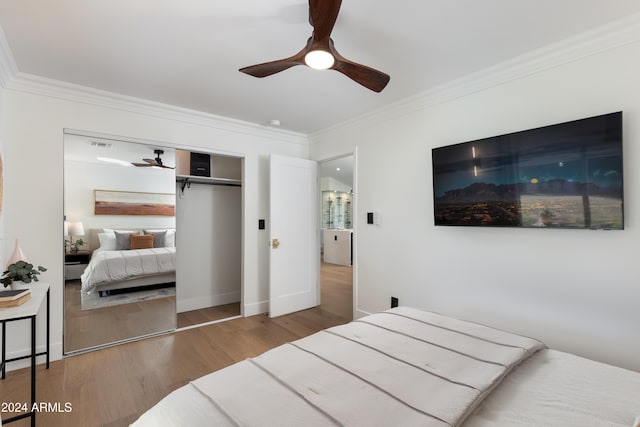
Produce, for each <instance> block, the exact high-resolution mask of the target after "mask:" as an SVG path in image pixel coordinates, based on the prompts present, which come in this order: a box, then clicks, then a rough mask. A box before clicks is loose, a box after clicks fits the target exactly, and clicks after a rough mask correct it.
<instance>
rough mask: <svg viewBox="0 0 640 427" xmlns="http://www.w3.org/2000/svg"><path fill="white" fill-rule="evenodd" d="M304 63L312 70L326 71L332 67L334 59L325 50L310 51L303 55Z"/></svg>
mask: <svg viewBox="0 0 640 427" xmlns="http://www.w3.org/2000/svg"><path fill="white" fill-rule="evenodd" d="M304 62H305V63H306V64H307V65H308V66H309V67H311V68H313V69H314V70H326V69H328V68H331V67H332V66H333V64H334V63H335V59H334V57H333V55H331V54H330V53H329V52H327V51H325V50H312V51H311V52H309V53H307V54H306V55H305V57H304Z"/></svg>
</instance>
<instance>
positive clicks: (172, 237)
mask: <svg viewBox="0 0 640 427" xmlns="http://www.w3.org/2000/svg"><path fill="white" fill-rule="evenodd" d="M144 231H145V233H155V232H158V231H166V232H167V234H165V237H164V247H165V248H173V247H174V246H175V245H176V229H175V228H165V229H157V230H147V229H145V230H144Z"/></svg>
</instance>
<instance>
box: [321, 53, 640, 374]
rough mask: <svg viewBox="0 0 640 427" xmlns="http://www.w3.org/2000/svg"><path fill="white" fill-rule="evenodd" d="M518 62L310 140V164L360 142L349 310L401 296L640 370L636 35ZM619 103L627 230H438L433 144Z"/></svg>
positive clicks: (639, 67)
mask: <svg viewBox="0 0 640 427" xmlns="http://www.w3.org/2000/svg"><path fill="white" fill-rule="evenodd" d="M540 62H542V61H540ZM519 65H523V67H522V68H521V69H517V67H516V66H514V68H511V69H510V68H504V69H502V70H501V69H496V70H495V74H494V76H493V77H492V78H493V79H494V80H493V81H492V80H491V79H489V78H486V79H484V80H483V76H482V75H478V76H477V79H478V80H477V81H476V82H473V81H465V82H461V86H462V83H465V84H466V87H467V88H468V89H467V90H466V94H464V95H463V94H462V93H460V92H457V91H456V88H454V87H450V88H447V90H448V91H449V92H448V93H449V95H448V96H444V95H446V93H445V92H446V91H447V90H445V89H443V90H442V91H441V92H436V91H434V92H433V93H432V96H431V98H429V94H427V96H426V97H425V99H422V100H413V101H411V102H408V103H405V104H398V105H397V106H396V107H395V108H389V109H388V110H386V111H381V112H379V113H378V114H373V115H370V116H368V117H362V118H361V119H359V120H354V121H352V122H349V123H345V124H343V125H342V126H338V127H336V128H334V129H330V130H326V131H324V132H321V133H318V134H316V135H312V137H311V142H312V145H311V147H310V155H311V158H314V159H317V160H322V159H328V158H332V157H335V156H337V155H339V154H342V153H344V152H348V151H353V148H354V147H357V150H358V151H357V153H358V156H357V159H356V161H357V177H356V179H357V193H356V197H357V204H356V207H357V212H356V215H357V217H358V219H359V221H358V224H359V226H358V233H357V234H356V236H355V238H356V248H357V260H356V268H357V277H358V283H357V286H358V293H357V301H356V306H357V310H358V311H359V313H360V314H363V313H366V312H375V311H378V310H382V309H386V308H388V307H389V305H390V297H391V296H395V297H398V298H399V300H400V304H401V305H413V306H418V307H421V308H425V309H431V310H435V311H438V312H442V313H447V314H450V315H454V316H459V317H462V318H467V319H471V320H475V321H479V322H483V323H487V324H491V325H495V326H497V327H501V328H505V329H509V330H512V331H516V332H520V333H523V334H525V335H530V336H533V337H537V338H540V339H542V340H543V341H545V342H546V343H547V344H548V345H549V346H550V347H552V348H557V349H561V350H566V351H570V352H575V353H578V354H581V355H584V356H587V357H590V358H595V359H598V360H602V361H605V362H610V363H614V364H618V365H622V366H625V367H629V368H632V369H635V370H640V357H638V355H639V354H640V339H639V338H640V329H639V327H640V310H639V309H638V303H639V302H640V284H639V281H638V278H639V277H640V262H638V259H637V258H638V254H639V253H640V223H639V221H638V218H639V215H640V197H638V194H639V192H640V173H639V170H640V169H639V168H638V165H640V96H639V94H640V78H639V77H638V76H640V42H638V41H635V42H632V43H629V44H621V46H619V47H617V48H612V49H606V50H599V51H598V50H594V51H593V52H589V54H588V55H582V56H580V57H579V58H578V57H576V58H573V60H568V61H564V60H563V59H562V58H560V59H558V60H556V61H555V62H554V63H553V64H551V62H550V63H548V64H547V66H546V68H543V69H541V68H540V67H538V66H534V65H535V64H533V65H531V64H529V65H530V66H528V65H527V64H519ZM523 70H524V71H523ZM500 71H504V73H503V75H500V74H499V73H498V72H500ZM506 76H513V78H507V77H506ZM392 82H393V80H392ZM487 82H489V83H487ZM462 89H464V88H462ZM619 110H622V111H624V116H623V120H624V169H625V170H624V173H625V177H624V178H625V230H624V231H589V230H559V229H556V230H549V229H545V230H540V229H497V228H470V227H435V226H434V225H433V194H432V171H431V149H432V148H433V147H438V146H443V145H448V144H454V143H458V142H464V141H468V140H473V139H478V138H482V137H489V136H494V135H499V134H503V133H507V132H513V131H518V130H524V129H529V128H533V127H538V126H543V125H548V124H552V123H558V122H563V121H568V120H573V119H578V118H583V117H589V116H593V115H598V114H603V113H609V112H614V111H619ZM372 210H379V211H380V213H381V223H380V225H379V226H373V225H366V222H365V218H366V216H365V215H366V212H367V211H372Z"/></svg>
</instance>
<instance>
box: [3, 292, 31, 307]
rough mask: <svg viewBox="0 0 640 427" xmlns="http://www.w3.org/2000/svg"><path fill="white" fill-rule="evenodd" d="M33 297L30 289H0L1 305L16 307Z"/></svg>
mask: <svg viewBox="0 0 640 427" xmlns="http://www.w3.org/2000/svg"><path fill="white" fill-rule="evenodd" d="M30 298H31V291H30V290H29V289H11V290H6V291H0V307H16V306H18V305H22V304H24V303H25V302H27V301H28V300H29V299H30Z"/></svg>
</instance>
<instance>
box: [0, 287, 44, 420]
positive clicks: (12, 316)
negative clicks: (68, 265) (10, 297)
mask: <svg viewBox="0 0 640 427" xmlns="http://www.w3.org/2000/svg"><path fill="white" fill-rule="evenodd" d="M30 289H31V299H29V301H27V302H25V303H24V304H22V305H19V306H17V307H4V308H0V323H2V364H1V365H0V366H1V370H2V379H3V380H4V379H5V376H6V369H5V368H6V364H7V363H9V362H13V361H16V360H22V359H28V358H30V359H31V406H29V408H31V409H33V407H34V404H35V403H36V356H41V355H46V357H47V359H46V361H47V369H49V317H50V315H49V308H50V298H49V285H48V284H46V283H35V284H33V285H32V286H30ZM45 297H46V300H47V331H46V333H47V343H46V351H44V352H41V353H36V316H37V315H38V311H40V307H42V302H43V301H44V300H45ZM26 319H31V354H30V355H27V356H21V357H14V358H12V359H7V358H6V336H7V323H8V322H15V321H19V320H26ZM28 417H31V425H32V426H34V427H35V425H36V413H35V412H34V411H33V410H31V411H29V412H25V413H22V414H20V415H16V416H14V417H11V418H7V419H6V420H5V419H3V420H2V424H6V423H10V422H13V421H17V420H21V419H23V418H28Z"/></svg>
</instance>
